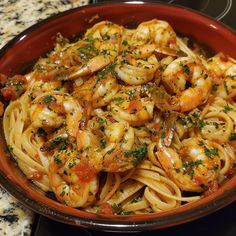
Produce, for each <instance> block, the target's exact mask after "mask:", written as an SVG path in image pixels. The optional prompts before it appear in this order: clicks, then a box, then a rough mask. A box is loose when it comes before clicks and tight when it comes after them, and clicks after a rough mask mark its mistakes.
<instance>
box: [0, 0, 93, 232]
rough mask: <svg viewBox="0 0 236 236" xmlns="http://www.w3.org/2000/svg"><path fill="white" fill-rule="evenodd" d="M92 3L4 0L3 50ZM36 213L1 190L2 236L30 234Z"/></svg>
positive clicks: (0, 44)
mask: <svg viewBox="0 0 236 236" xmlns="http://www.w3.org/2000/svg"><path fill="white" fill-rule="evenodd" d="M88 2H89V0H51V1H50V0H1V1H0V18H1V21H0V48H2V47H3V46H4V45H5V44H6V43H7V42H8V41H9V40H10V39H12V38H13V37H14V36H16V35H17V34H19V33H20V32H22V31H23V30H25V29H26V28H28V27H30V26H31V25H33V24H35V23H37V22H39V21H41V20H43V19H45V18H47V17H49V16H52V15H55V14H56V13H59V12H62V11H65V10H68V9H71V8H75V7H78V6H82V5H86V4H88ZM33 220H34V213H33V212H32V211H30V210H28V209H26V208H25V207H23V206H22V205H21V204H20V203H19V202H18V201H17V200H16V199H15V198H13V197H12V196H10V195H9V194H8V193H7V192H6V191H5V190H3V189H2V188H1V187H0V235H11V236H14V235H17V236H18V235H24V236H27V235H30V234H31V229H32V224H33Z"/></svg>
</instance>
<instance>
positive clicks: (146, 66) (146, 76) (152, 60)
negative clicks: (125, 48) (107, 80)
mask: <svg viewBox="0 0 236 236" xmlns="http://www.w3.org/2000/svg"><path fill="white" fill-rule="evenodd" d="M124 62H125V63H124ZM158 65H159V63H158V61H157V59H156V57H155V56H154V55H152V56H150V57H148V58H146V60H143V59H137V60H132V61H131V63H129V61H126V60H125V59H124V60H122V61H121V62H120V63H119V64H118V65H117V66H116V67H115V71H116V73H117V75H118V77H119V78H120V79H121V80H123V81H124V82H125V83H126V84H128V85H140V84H144V83H147V82H149V81H150V80H152V79H153V78H154V76H155V72H156V70H157V67H158Z"/></svg>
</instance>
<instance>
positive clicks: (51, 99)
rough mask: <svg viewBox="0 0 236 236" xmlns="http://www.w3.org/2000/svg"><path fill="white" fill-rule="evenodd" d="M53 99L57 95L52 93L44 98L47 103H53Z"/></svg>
mask: <svg viewBox="0 0 236 236" xmlns="http://www.w3.org/2000/svg"><path fill="white" fill-rule="evenodd" d="M53 100H55V97H53V96H52V95H48V96H45V97H44V98H43V101H44V103H47V104H49V103H51V102H52V101H53Z"/></svg>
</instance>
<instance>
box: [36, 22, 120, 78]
mask: <svg viewBox="0 0 236 236" xmlns="http://www.w3.org/2000/svg"><path fill="white" fill-rule="evenodd" d="M122 31H123V28H122V27H121V26H118V25H116V24H113V23H111V22H108V21H103V22H100V23H98V24H96V25H94V26H93V27H92V28H90V29H89V30H87V32H86V33H85V35H84V38H83V40H81V41H79V42H78V43H75V44H68V43H63V44H60V43H59V44H57V47H56V49H55V51H53V52H52V53H51V54H50V55H49V58H48V59H43V60H42V59H41V60H39V62H38V63H37V64H36V67H35V68H36V70H35V74H36V77H37V79H43V80H53V79H57V80H74V79H77V78H80V77H86V76H89V75H92V74H93V73H95V72H97V71H99V70H101V69H103V68H104V67H105V66H107V65H108V64H110V63H111V62H113V61H114V60H115V58H116V56H117V55H118V53H119V50H120V44H121V37H122ZM59 41H61V40H59ZM61 65H63V66H61ZM42 71H43V72H44V73H42Z"/></svg>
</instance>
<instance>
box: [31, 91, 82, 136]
mask: <svg viewBox="0 0 236 236" xmlns="http://www.w3.org/2000/svg"><path fill="white" fill-rule="evenodd" d="M82 113H83V110H82V107H81V106H80V104H79V103H78V102H77V101H76V100H74V99H73V98H72V97H71V96H70V95H68V94H62V93H61V94H60V93H56V92H54V93H45V94H43V95H40V96H38V97H36V98H35V99H34V100H33V101H32V106H31V107H30V119H31V122H32V125H33V126H34V127H37V128H39V127H46V128H59V127H60V126H62V125H63V124H65V125H66V130H67V132H68V134H69V135H71V136H73V137H76V133H77V131H78V125H79V121H80V120H81V118H82Z"/></svg>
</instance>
